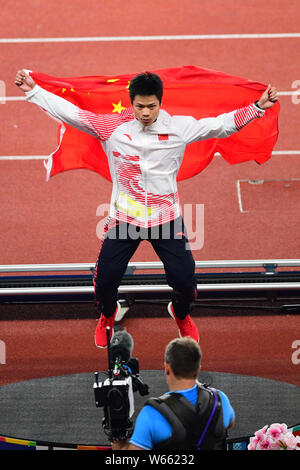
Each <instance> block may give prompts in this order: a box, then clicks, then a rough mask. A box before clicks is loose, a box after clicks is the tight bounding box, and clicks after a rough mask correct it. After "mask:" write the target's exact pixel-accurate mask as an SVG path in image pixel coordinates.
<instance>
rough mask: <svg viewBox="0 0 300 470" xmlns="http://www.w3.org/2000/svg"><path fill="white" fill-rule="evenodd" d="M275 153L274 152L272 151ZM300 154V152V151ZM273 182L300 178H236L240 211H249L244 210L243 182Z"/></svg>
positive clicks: (299, 179) (291, 180)
mask: <svg viewBox="0 0 300 470" xmlns="http://www.w3.org/2000/svg"><path fill="white" fill-rule="evenodd" d="M272 153H274V152H272ZM298 153H299V154H300V152H298ZM270 181H271V182H273V181H276V182H278V181H280V182H287V183H290V182H295V181H297V182H298V181H300V178H289V179H281V178H272V179H261V180H251V179H238V180H236V189H237V198H238V205H239V209H240V212H242V213H246V212H249V211H247V210H244V208H243V202H242V191H241V183H249V184H264V183H265V182H270Z"/></svg>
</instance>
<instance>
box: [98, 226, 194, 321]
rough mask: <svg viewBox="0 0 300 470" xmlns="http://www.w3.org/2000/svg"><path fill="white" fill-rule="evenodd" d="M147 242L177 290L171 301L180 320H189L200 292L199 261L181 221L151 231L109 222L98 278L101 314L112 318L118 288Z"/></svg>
mask: <svg viewBox="0 0 300 470" xmlns="http://www.w3.org/2000/svg"><path fill="white" fill-rule="evenodd" d="M143 240H147V241H148V242H150V243H151V244H152V246H153V248H154V250H155V252H156V253H157V255H158V257H159V258H160V260H161V261H162V263H163V265H164V269H165V274H166V280H167V283H168V285H169V286H170V287H172V289H173V291H172V295H171V300H172V304H173V308H174V311H175V313H176V316H178V317H179V318H181V319H183V318H185V317H186V315H187V314H188V313H189V312H190V311H191V307H192V303H193V301H194V300H195V298H196V293H197V289H196V279H195V261H194V259H193V256H192V253H191V250H190V248H189V243H188V239H187V237H186V230H185V227H184V223H183V220H182V218H181V217H179V218H178V219H175V220H174V221H172V222H169V223H166V224H163V225H158V226H156V227H152V228H149V229H144V228H140V227H136V226H133V225H130V224H126V223H124V222H119V221H116V220H114V219H109V220H108V222H107V223H106V226H105V230H104V234H103V240H102V245H101V250H100V253H99V258H98V262H97V266H96V270H95V275H94V287H95V297H96V303H97V305H98V308H99V313H103V315H104V316H106V317H110V316H111V315H113V313H114V312H115V309H116V302H117V299H118V287H119V286H120V284H121V281H122V278H123V276H124V273H125V271H126V268H127V265H128V263H129V261H130V259H131V258H132V256H133V255H134V253H135V251H136V249H137V248H138V246H139V244H140V243H141V241H143Z"/></svg>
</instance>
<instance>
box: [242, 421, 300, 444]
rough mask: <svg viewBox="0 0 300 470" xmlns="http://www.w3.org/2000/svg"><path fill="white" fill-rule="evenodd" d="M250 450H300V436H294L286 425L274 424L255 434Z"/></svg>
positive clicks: (250, 442)
mask: <svg viewBox="0 0 300 470" xmlns="http://www.w3.org/2000/svg"><path fill="white" fill-rule="evenodd" d="M248 450H300V436H297V437H296V436H294V435H293V433H292V432H290V430H288V428H287V425H286V424H279V423H273V424H271V426H270V427H269V428H268V426H267V425H266V426H264V427H263V428H262V429H259V430H258V431H256V432H255V434H254V436H253V437H251V438H250V440H249V444H248Z"/></svg>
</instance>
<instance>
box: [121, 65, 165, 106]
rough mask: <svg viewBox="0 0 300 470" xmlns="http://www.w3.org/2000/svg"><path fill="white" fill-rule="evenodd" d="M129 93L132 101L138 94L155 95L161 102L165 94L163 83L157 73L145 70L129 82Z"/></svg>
mask: <svg viewBox="0 0 300 470" xmlns="http://www.w3.org/2000/svg"><path fill="white" fill-rule="evenodd" d="M129 95H130V100H131V103H132V102H133V100H134V98H135V96H136V95H142V96H150V95H155V96H156V97H157V99H158V100H159V102H160V103H161V100H162V95H163V83H162V80H161V78H160V77H159V76H158V75H156V74H155V73H151V72H144V73H140V74H138V75H136V76H135V77H134V78H133V79H132V80H131V81H130V84H129Z"/></svg>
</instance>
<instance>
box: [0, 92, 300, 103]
mask: <svg viewBox="0 0 300 470" xmlns="http://www.w3.org/2000/svg"><path fill="white" fill-rule="evenodd" d="M298 95H300V89H299V90H295V91H279V92H278V96H298ZM5 101H8V102H11V101H26V98H25V96H0V104H4V103H5Z"/></svg>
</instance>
